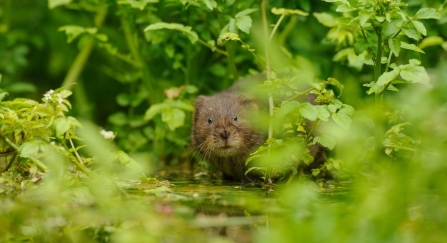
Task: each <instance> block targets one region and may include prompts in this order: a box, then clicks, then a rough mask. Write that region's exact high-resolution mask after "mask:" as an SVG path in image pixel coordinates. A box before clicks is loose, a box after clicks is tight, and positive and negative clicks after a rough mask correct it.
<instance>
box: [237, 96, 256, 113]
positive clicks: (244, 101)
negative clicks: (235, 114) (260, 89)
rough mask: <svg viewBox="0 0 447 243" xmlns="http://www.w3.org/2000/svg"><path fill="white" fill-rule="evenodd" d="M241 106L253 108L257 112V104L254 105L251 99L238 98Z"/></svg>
mask: <svg viewBox="0 0 447 243" xmlns="http://www.w3.org/2000/svg"><path fill="white" fill-rule="evenodd" d="M239 100H240V102H241V105H242V106H244V107H250V108H253V109H255V110H258V109H259V107H258V104H256V102H255V101H254V100H253V99H250V98H247V97H245V96H240V98H239Z"/></svg>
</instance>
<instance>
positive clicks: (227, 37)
mask: <svg viewBox="0 0 447 243" xmlns="http://www.w3.org/2000/svg"><path fill="white" fill-rule="evenodd" d="M226 40H235V41H239V40H241V39H240V38H239V35H237V34H235V33H231V32H225V33H222V34H221V35H220V36H219V38H218V39H217V44H218V45H221V44H222V42H223V41H226Z"/></svg>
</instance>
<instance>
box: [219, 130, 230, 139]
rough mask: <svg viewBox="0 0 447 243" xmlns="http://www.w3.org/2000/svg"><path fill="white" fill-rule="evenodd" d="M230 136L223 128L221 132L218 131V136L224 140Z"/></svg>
mask: <svg viewBox="0 0 447 243" xmlns="http://www.w3.org/2000/svg"><path fill="white" fill-rule="evenodd" d="M229 136H230V133H229V132H228V131H227V130H224V131H223V132H222V133H220V137H221V138H222V139H224V140H227V139H228V137H229Z"/></svg>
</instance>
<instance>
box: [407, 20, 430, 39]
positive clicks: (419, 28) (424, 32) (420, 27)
mask: <svg viewBox="0 0 447 243" xmlns="http://www.w3.org/2000/svg"><path fill="white" fill-rule="evenodd" d="M411 23H413V25H414V28H415V29H416V30H417V31H419V33H421V34H422V35H424V36H426V35H427V30H426V29H425V26H424V24H423V23H422V22H419V21H416V20H413V21H411Z"/></svg>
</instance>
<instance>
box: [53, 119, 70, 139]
mask: <svg viewBox="0 0 447 243" xmlns="http://www.w3.org/2000/svg"><path fill="white" fill-rule="evenodd" d="M54 125H55V126H56V136H57V137H60V136H62V135H64V134H65V133H66V132H67V131H68V130H69V129H70V125H71V123H70V120H69V119H68V117H59V118H57V119H55V120H54Z"/></svg>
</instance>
